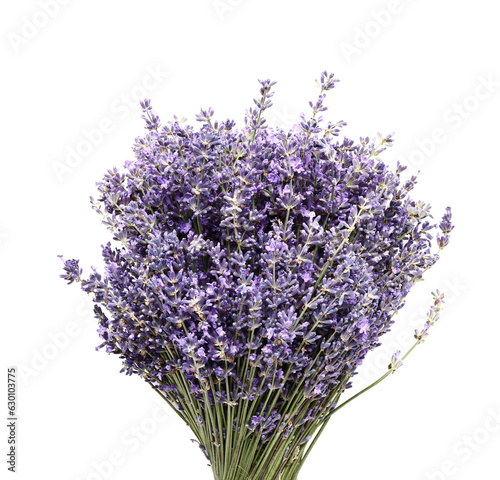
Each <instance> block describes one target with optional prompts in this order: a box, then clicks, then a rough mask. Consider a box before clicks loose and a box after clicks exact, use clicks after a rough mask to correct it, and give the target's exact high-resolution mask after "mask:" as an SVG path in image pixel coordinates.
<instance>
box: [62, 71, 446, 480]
mask: <svg viewBox="0 0 500 480" xmlns="http://www.w3.org/2000/svg"><path fill="white" fill-rule="evenodd" d="M337 82H338V80H337V79H335V78H334V76H333V75H330V74H328V73H327V72H323V73H322V74H321V76H320V78H319V80H318V85H319V89H320V93H319V96H318V98H317V100H316V101H311V102H309V105H310V107H311V109H312V113H311V115H310V116H309V118H307V116H306V115H304V114H303V115H301V118H300V121H299V122H298V123H297V125H295V126H294V127H293V128H292V129H291V131H284V130H282V129H279V128H277V129H271V128H267V126H266V121H265V112H266V110H267V109H268V108H270V107H271V106H272V103H271V98H272V96H273V94H274V92H273V91H272V88H273V87H274V85H275V82H272V81H270V80H262V81H260V97H259V99H257V100H254V103H255V107H253V108H250V109H249V110H248V112H247V115H246V117H245V125H244V127H243V128H242V129H240V130H239V129H237V128H236V127H235V122H233V121H231V120H227V121H224V122H219V121H216V120H213V115H214V111H213V110H212V109H211V108H208V109H206V110H205V109H202V110H201V112H200V114H199V115H197V117H196V119H197V120H198V121H199V122H201V127H200V128H198V129H195V128H194V127H192V126H190V125H187V124H185V123H184V121H183V120H181V119H178V118H177V117H174V119H173V120H171V121H169V122H167V123H165V124H162V123H161V121H160V118H159V117H158V116H157V115H156V114H155V113H154V112H153V110H152V107H151V104H150V101H149V100H144V101H143V102H141V106H142V109H143V118H144V120H145V122H146V129H147V132H146V134H145V135H144V136H142V137H140V138H137V140H136V142H135V145H134V147H133V152H134V157H135V158H134V160H132V161H127V162H126V163H125V168H124V170H123V172H120V171H119V170H118V169H116V168H115V169H112V170H110V171H108V172H107V174H106V175H105V176H104V178H103V180H102V181H101V182H99V183H98V184H97V187H98V190H99V197H98V198H97V199H93V198H91V204H92V208H93V209H94V210H95V211H96V212H97V213H98V214H99V216H100V217H101V220H102V223H104V224H105V225H106V226H107V228H108V229H109V230H110V231H111V233H112V235H113V241H114V244H113V245H112V244H111V243H110V242H108V243H107V244H106V245H104V246H103V247H102V254H103V259H104V272H103V273H102V274H101V273H99V272H98V271H97V270H96V269H95V268H93V267H92V273H91V274H90V275H89V276H88V277H87V278H83V277H82V269H81V268H80V266H79V261H78V260H66V261H64V259H63V261H64V274H63V275H61V277H63V278H64V279H65V280H66V281H68V283H73V282H80V284H81V286H82V289H83V290H84V291H85V292H87V293H88V294H90V295H92V297H93V300H94V302H95V307H94V313H95V316H96V319H97V320H98V333H99V335H100V337H101V338H102V340H103V342H102V344H101V345H100V347H98V348H104V349H105V350H106V351H107V352H108V353H110V354H116V355H119V357H120V358H121V359H122V362H123V369H122V371H123V372H125V373H126V374H127V375H132V374H137V375H141V376H142V377H143V378H144V380H146V382H148V383H149V384H150V385H151V386H152V387H153V389H154V390H155V391H156V392H157V394H159V395H160V396H161V397H162V398H163V399H164V400H165V401H166V402H167V403H168V404H169V405H170V406H171V407H172V408H173V409H174V410H175V412H176V413H177V415H178V416H179V417H180V418H181V419H182V420H183V421H184V422H185V423H186V424H187V425H188V426H189V427H190V428H191V430H192V432H193V435H194V437H195V438H194V439H193V442H195V443H196V444H197V445H198V446H199V448H200V449H201V451H202V452H203V454H204V455H205V457H206V458H207V460H208V461H209V464H210V465H211V467H212V470H213V474H214V478H215V479H216V480H295V479H297V476H298V473H299V471H300V468H301V467H302V465H303V464H304V461H305V460H306V458H307V456H308V455H309V452H310V451H311V448H312V447H313V446H314V445H315V443H316V441H317V440H318V438H319V436H320V435H321V433H322V432H323V430H324V428H325V427H326V425H327V423H328V422H329V420H330V418H331V417H332V415H333V414H334V413H336V412H337V411H339V410H340V409H341V408H342V407H344V406H345V405H347V404H348V403H350V402H351V401H352V400H354V399H355V398H357V397H358V396H359V395H361V394H363V393H365V392H367V391H368V390H370V389H371V388H372V387H374V386H375V385H377V384H378V383H380V382H381V381H382V380H383V379H385V378H387V377H388V376H389V375H390V374H391V373H394V372H395V371H396V370H397V369H398V368H399V367H400V366H401V365H402V362H403V361H404V360H405V359H406V357H407V355H408V354H409V353H410V352H411V351H412V350H413V348H415V346H416V345H418V344H420V343H422V342H423V341H424V339H425V337H426V336H427V335H428V330H429V328H430V326H432V325H433V324H434V323H435V322H436V321H437V319H438V316H439V311H440V309H441V305H442V302H443V297H442V294H440V293H439V292H436V293H434V304H433V306H432V307H431V310H430V312H429V315H428V318H427V323H426V324H425V326H424V327H423V329H422V330H421V331H417V332H416V333H415V338H416V343H415V345H414V346H413V347H412V348H411V349H410V351H408V352H407V353H405V354H404V355H403V356H401V353H400V352H396V353H395V354H394V355H393V357H392V359H391V361H390V365H389V370H388V371H387V372H386V373H385V374H383V375H382V376H381V378H379V380H377V381H376V382H374V383H373V384H372V385H370V386H369V387H367V388H365V389H364V390H362V391H360V392H358V393H357V394H355V395H353V396H351V397H350V398H349V399H348V400H344V401H343V402H342V403H339V402H340V401H341V397H343V395H344V393H345V391H346V390H348V389H349V388H350V387H351V386H352V379H353V375H354V374H355V373H356V370H357V368H358V367H359V366H360V365H361V364H362V362H363V360H364V358H365V357H366V355H367V354H368V352H369V351H371V350H373V349H374V348H376V347H378V346H379V345H380V340H381V337H382V336H383V335H384V334H385V333H387V332H388V331H389V330H390V329H391V326H392V324H393V323H394V315H395V314H396V313H397V312H398V311H399V310H400V309H401V308H402V307H403V306H404V303H405V298H406V295H407V294H408V292H409V291H410V289H411V287H412V286H413V285H414V283H415V282H417V281H419V280H421V279H422V276H423V274H424V273H425V272H426V271H427V270H428V269H429V268H430V267H432V266H433V265H434V264H435V262H436V261H437V260H438V258H439V253H440V251H441V250H442V249H443V248H444V247H445V246H446V245H447V244H448V241H449V236H450V232H451V230H452V229H453V225H452V223H451V210H450V209H449V208H447V209H446V212H445V214H444V216H443V218H442V220H441V222H440V223H438V224H433V223H431V220H430V219H431V218H432V217H431V214H430V207H429V205H427V204H425V203H423V202H421V201H415V200H413V199H412V198H410V196H409V193H410V191H411V190H412V189H413V187H414V185H415V183H416V178H415V177H411V178H409V179H407V180H403V179H402V178H401V174H402V173H403V171H404V170H405V167H404V166H402V165H400V164H398V166H397V169H396V171H395V172H393V171H391V170H390V169H389V168H388V167H387V166H386V165H385V164H384V163H383V162H382V161H381V160H380V158H379V156H380V154H381V153H382V152H383V151H384V150H385V149H386V148H387V147H389V146H391V144H392V142H393V140H392V134H391V135H385V136H384V135H381V134H379V135H378V138H377V139H370V138H368V137H365V138H361V139H360V142H359V143H357V144H356V143H355V142H354V141H352V140H350V139H348V138H344V139H343V140H339V139H338V136H339V133H340V131H341V129H342V127H344V126H345V125H346V124H345V122H343V121H339V122H336V123H330V122H328V123H326V124H325V121H324V119H323V117H322V116H321V115H320V114H321V113H322V112H324V111H326V109H327V108H326V106H325V104H324V101H325V98H326V94H327V92H328V91H330V90H332V89H333V88H334V87H335V86H336V84H337ZM434 229H438V231H439V233H438V234H437V235H436V240H437V247H436V249H435V250H433V249H432V241H433V232H432V231H433V230H434Z"/></svg>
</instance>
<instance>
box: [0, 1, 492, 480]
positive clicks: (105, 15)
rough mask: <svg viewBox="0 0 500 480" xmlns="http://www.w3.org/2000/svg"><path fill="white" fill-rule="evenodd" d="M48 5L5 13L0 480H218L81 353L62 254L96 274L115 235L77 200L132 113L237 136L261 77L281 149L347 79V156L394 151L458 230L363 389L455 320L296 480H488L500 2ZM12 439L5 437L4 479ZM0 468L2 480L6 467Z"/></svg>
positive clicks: (125, 143) (80, 312)
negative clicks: (149, 107)
mask: <svg viewBox="0 0 500 480" xmlns="http://www.w3.org/2000/svg"><path fill="white" fill-rule="evenodd" d="M7 4H8V5H7ZM42 5H43V1H35V0H30V1H28V0H23V1H17V2H2V7H1V12H0V18H1V20H0V26H1V40H2V41H1V45H0V48H1V55H2V57H1V58H2V62H1V68H2V75H1V79H0V81H1V89H0V92H1V97H2V102H1V105H2V112H1V119H2V126H1V130H0V132H1V139H2V168H1V174H0V175H1V179H2V188H1V191H0V195H1V202H0V205H1V214H0V241H1V245H0V261H1V272H2V275H1V286H0V288H1V290H0V291H1V295H2V297H1V298H2V301H1V309H2V317H1V318H2V337H1V338H2V348H1V355H2V365H3V368H5V367H6V366H7V365H17V366H18V368H19V370H20V372H19V385H18V387H19V388H18V395H19V400H18V415H19V419H20V420H19V430H18V438H19V448H18V454H19V455H18V473H17V474H16V476H15V477H14V476H13V478H18V479H22V480H32V479H51V480H97V479H101V478H110V479H122V480H128V479H137V478H141V479H142V478H155V479H162V478H165V479H169V478H172V479H173V478H175V479H186V480H189V479H197V480H199V479H208V478H211V472H210V470H209V469H208V467H206V461H205V459H204V457H203V455H202V454H201V452H200V451H199V449H198V447H197V446H196V445H195V444H193V443H191V442H190V441H189V439H190V438H192V435H191V434H190V432H189V430H188V429H187V427H186V426H185V425H183V424H182V423H181V422H180V421H179V420H178V418H177V417H175V416H174V415H173V414H171V415H168V414H167V413H165V411H164V410H163V409H161V408H160V407H159V404H158V402H157V400H156V397H157V395H156V394H155V393H154V392H153V391H152V390H151V389H150V388H149V387H148V385H147V384H145V383H143V382H142V381H141V379H139V378H131V377H127V376H125V375H123V374H119V369H120V361H119V359H118V358H114V357H111V356H107V355H106V354H105V353H104V352H103V351H100V352H96V351H95V350H94V347H95V346H96V345H97V344H98V343H99V339H98V336H97V333H96V332H95V328H96V327H95V322H94V320H93V318H92V315H91V312H90V306H89V304H88V302H87V299H86V296H85V294H84V293H83V292H81V291H80V290H79V288H78V287H77V286H74V285H73V286H71V287H68V286H66V285H65V283H64V282H63V281H62V280H61V279H59V278H58V276H59V274H60V273H61V262H60V260H59V259H58V258H57V257H56V255H57V254H64V255H65V257H66V258H72V257H75V258H80V259H81V264H82V266H83V268H84V271H85V272H87V273H88V271H89V268H90V265H96V266H99V265H100V245H101V243H104V242H106V241H108V239H109V235H108V233H107V231H106V229H105V228H104V227H103V226H101V225H100V224H99V219H98V217H97V215H95V213H94V212H93V211H92V210H91V208H90V205H89V202H88V197H89V195H94V194H95V187H94V185H95V182H96V181H97V180H99V179H100V178H101V176H102V175H103V173H104V172H105V171H106V170H107V169H108V168H111V167H113V166H117V167H121V166H122V164H123V162H124V161H125V160H126V159H131V157H132V155H131V153H132V152H131V145H132V143H133V141H134V138H135V137H136V136H138V135H141V134H142V133H143V121H142V120H141V118H140V109H139V108H138V97H142V96H146V97H149V98H151V99H152V103H153V106H154V108H155V109H156V111H157V113H158V114H159V115H160V117H161V118H162V120H163V121H167V120H169V119H170V118H171V117H172V115H173V114H177V115H178V116H185V117H187V118H188V120H189V121H190V122H194V115H195V113H197V112H198V110H199V108H200V107H208V106H212V107H213V108H214V109H215V111H216V116H217V117H218V118H219V119H222V120H224V119H226V118H228V117H229V118H234V119H235V120H236V121H237V122H238V124H239V125H242V122H243V116H244V111H245V109H246V108H247V107H249V106H252V98H254V97H255V96H257V94H258V93H257V92H258V84H257V79H258V78H272V79H274V80H277V81H278V84H277V85H276V87H275V88H276V95H275V97H274V100H275V102H274V103H275V108H273V110H272V111H269V115H268V118H269V121H270V123H271V124H275V125H276V124H278V125H281V126H284V127H287V128H288V127H290V126H291V125H293V124H294V123H295V121H296V119H297V115H298V114H299V113H300V112H301V111H305V110H306V109H307V108H308V107H307V101H308V100H313V99H315V98H316V96H317V93H318V92H317V90H316V87H315V83H314V80H315V79H316V78H318V76H319V73H320V72H321V71H322V70H325V69H326V70H328V71H332V72H335V74H336V76H337V77H338V78H340V80H341V82H340V83H339V84H338V85H337V87H336V89H335V90H334V91H333V92H330V93H329V97H328V100H327V104H328V106H329V107H330V109H329V110H328V112H326V116H327V118H329V119H331V120H335V121H336V120H340V119H342V120H345V121H347V122H348V124H349V125H348V127H347V128H346V129H345V130H344V132H345V134H347V135H348V136H351V137H352V138H354V139H355V140H357V139H358V138H359V137H360V136H366V135H369V136H374V135H375V134H376V132H378V131H380V132H383V133H388V132H391V131H395V132H396V136H395V138H396V144H395V146H394V148H392V149H390V150H388V151H387V152H385V154H384V155H383V158H384V159H385V160H386V161H387V162H388V163H390V164H391V165H394V164H395V162H396V160H397V159H400V160H401V161H402V162H404V163H406V164H408V165H409V170H408V171H409V172H410V173H411V172H416V171H418V170H420V180H419V184H418V186H417V188H416V189H415V191H414V194H413V196H414V197H417V198H419V199H422V200H425V201H426V202H429V203H430V204H432V205H433V208H434V210H433V211H434V213H435V216H436V218H437V217H440V216H441V214H442V211H443V210H444V208H445V207H446V206H448V205H450V206H452V207H453V214H454V221H455V224H456V225H457V226H456V229H455V231H454V232H453V236H452V240H451V244H450V246H449V247H448V248H447V249H446V250H445V251H444V253H443V255H442V259H441V260H440V262H439V263H438V264H437V265H436V266H435V267H434V269H433V271H431V272H429V273H428V274H427V275H426V278H425V282H423V283H420V284H418V285H417V286H416V287H415V289H414V290H413V291H412V292H411V294H410V296H409V299H408V303H407V305H406V307H405V308H404V310H403V311H402V312H401V313H400V314H399V318H398V322H397V325H396V326H395V328H394V331H393V332H392V333H391V334H390V335H388V336H387V338H386V339H385V342H384V346H383V347H381V348H380V349H379V350H378V351H375V352H372V354H371V356H370V357H369V358H368V359H367V362H366V365H365V366H364V368H363V369H362V370H361V373H360V375H359V377H358V383H357V387H355V388H360V387H361V386H363V385H366V384H368V382H369V380H372V379H374V378H376V376H375V373H374V372H375V371H379V372H383V371H384V370H385V368H386V365H387V364H388V362H389V358H390V355H391V353H392V352H393V351H394V350H395V349H397V348H401V349H402V350H406V349H407V348H408V346H409V345H410V343H411V342H410V341H409V337H410V336H411V334H412V332H413V330H414V329H415V328H416V327H419V326H421V325H422V324H423V322H424V317H423V312H424V313H425V310H426V309H427V306H428V305H429V303H430V291H431V290H434V289H436V288H440V289H441V290H443V291H445V293H446V295H447V299H448V303H447V306H446V309H445V311H444V313H443V316H442V318H441V320H440V321H439V323H438V324H437V325H436V326H435V327H433V329H432V331H431V335H430V337H429V339H428V340H427V341H426V342H425V343H424V344H423V345H422V346H420V347H419V348H418V349H417V350H416V351H415V352H414V353H413V354H412V355H411V356H410V357H409V358H408V359H407V361H406V362H405V365H404V367H403V368H402V369H401V370H398V372H397V373H396V374H395V375H393V376H391V377H390V378H389V379H388V380H387V381H386V382H384V383H382V384H381V385H380V386H377V387H376V389H373V390H371V391H370V392H368V393H367V394H366V395H364V396H363V397H361V398H360V399H358V400H356V402H353V403H351V404H350V405H349V406H348V407H346V408H345V409H342V410H341V411H339V413H338V415H337V416H335V417H334V418H333V420H332V421H331V423H330V425H329V426H328V429H327V430H326V431H325V433H324V435H323V437H322V439H321V440H320V441H319V442H318V444H317V446H316V447H315V449H314V451H313V453H312V455H311V456H310V458H309V459H308V461H307V464H306V466H305V467H304V469H303V472H302V474H301V477H300V480H312V479H316V478H321V479H332V480H333V479H335V480H336V479H355V480H357V479H365V478H370V479H384V480H400V479H406V480H424V479H427V478H432V479H435V480H442V479H447V478H454V479H457V480H458V479H470V478H481V479H484V480H490V479H491V480H493V479H498V478H500V456H499V455H498V451H499V447H500V387H499V356H498V351H499V340H498V338H499V335H500V324H499V314H498V308H497V302H498V287H499V282H498V271H499V266H500V265H499V259H498V247H497V245H498V237H497V233H498V214H499V213H498V200H497V194H498V193H497V192H498V184H499V176H498V174H499V168H498V164H499V158H498V157H499V154H498V136H499V127H500V121H499V111H500V110H499V107H500V94H499V91H500V64H499V52H498V49H499V46H500V30H499V28H498V13H499V12H498V11H497V10H496V9H495V7H496V4H495V2H492V1H491V0H475V1H474V2H471V1H468V2H466V1H460V0H439V1H436V0H413V1H410V0H400V1H397V0H393V1H389V0H377V1H365V0H357V1H352V2H348V1H342V2H339V1H335V2H334V1H308V2H298V1H267V2H266V1H264V0H259V1H255V0H253V1H251V0H220V1H215V2H214V1H213V0H204V1H202V0H196V1H193V0H191V1H180V0H178V1H175V2H174V1H165V0H162V1H159V0H157V1H154V0H143V1H141V2H139V1H136V2H132V1H123V0H122V1H118V0H108V1H102V0H101V1H97V0H86V1H85V2H84V1H83V0H80V1H77V0H66V1H65V2H64V4H63V2H62V1H61V0H59V1H58V2H57V1H55V0H46V7H42ZM44 8H45V9H46V11H49V13H44ZM151 72H156V73H155V74H154V75H153V74H151ZM484 84H486V85H487V86H484ZM98 129H100V130H101V132H100V133H99V132H98V131H97V130H98ZM436 129H437V130H436ZM88 136H90V138H91V141H92V142H93V143H89V141H88V139H87V137H88ZM433 136H434V138H435V139H437V140H438V142H436V141H435V140H432V138H433ZM72 149H73V150H77V151H79V152H80V156H79V157H78V158H77V157H71V156H68V155H70V154H69V153H68V152H70V151H71V150H72ZM3 372H5V369H4V370H3ZM4 375H5V377H6V373H2V377H3V376H4ZM2 392H4V393H3V394H2V400H1V404H2V407H3V410H2V411H3V412H6V408H5V407H6V393H5V392H6V391H5V387H2ZM6 436H7V430H6V429H5V428H3V429H2V433H1V435H0V439H1V441H0V443H1V445H2V449H1V452H2V458H5V454H4V451H6V450H7V442H6ZM110 462H114V463H115V464H116V463H119V465H112V463H110ZM0 469H1V474H0V475H1V476H2V478H4V472H6V464H4V460H2V465H1V466H0ZM9 475H12V474H9ZM5 478H8V477H7V475H5Z"/></svg>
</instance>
